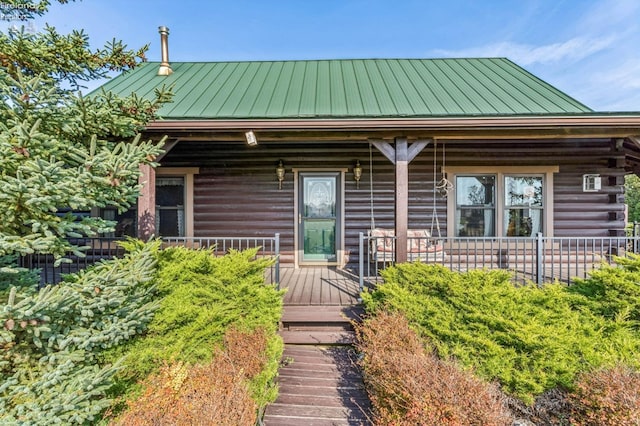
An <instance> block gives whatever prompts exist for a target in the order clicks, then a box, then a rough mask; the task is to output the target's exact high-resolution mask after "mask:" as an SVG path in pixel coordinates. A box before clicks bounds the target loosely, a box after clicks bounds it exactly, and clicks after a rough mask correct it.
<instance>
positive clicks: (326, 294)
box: [280, 267, 360, 305]
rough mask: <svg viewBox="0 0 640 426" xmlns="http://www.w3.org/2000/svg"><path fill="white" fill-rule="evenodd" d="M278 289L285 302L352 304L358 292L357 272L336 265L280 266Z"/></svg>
mask: <svg viewBox="0 0 640 426" xmlns="http://www.w3.org/2000/svg"><path fill="white" fill-rule="evenodd" d="M280 288H282V289H287V292H286V294H285V295H284V304H285V305H355V304H357V303H358V298H359V293H360V290H359V284H358V275H357V274H356V273H355V272H353V271H350V270H348V269H340V268H336V267H300V268H281V269H280Z"/></svg>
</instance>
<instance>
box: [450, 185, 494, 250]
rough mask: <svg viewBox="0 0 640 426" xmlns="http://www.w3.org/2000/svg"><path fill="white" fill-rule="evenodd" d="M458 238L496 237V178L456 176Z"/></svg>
mask: <svg viewBox="0 0 640 426" xmlns="http://www.w3.org/2000/svg"><path fill="white" fill-rule="evenodd" d="M455 188H456V236H460V237H490V236H494V235H495V229H496V226H495V223H496V205H495V199H496V198H495V192H496V177H495V176H493V175H480V176H456V181H455Z"/></svg>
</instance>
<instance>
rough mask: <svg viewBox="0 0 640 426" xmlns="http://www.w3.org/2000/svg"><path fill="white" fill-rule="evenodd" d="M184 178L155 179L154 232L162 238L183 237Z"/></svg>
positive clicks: (167, 177) (163, 177)
mask: <svg viewBox="0 0 640 426" xmlns="http://www.w3.org/2000/svg"><path fill="white" fill-rule="evenodd" d="M184 180H185V179H184V176H166V177H165V176H162V177H161V176H158V177H156V232H157V233H158V234H159V235H160V236H162V237H184V235H185V226H184V218H185V216H184V215H185V211H184V206H185V182H184Z"/></svg>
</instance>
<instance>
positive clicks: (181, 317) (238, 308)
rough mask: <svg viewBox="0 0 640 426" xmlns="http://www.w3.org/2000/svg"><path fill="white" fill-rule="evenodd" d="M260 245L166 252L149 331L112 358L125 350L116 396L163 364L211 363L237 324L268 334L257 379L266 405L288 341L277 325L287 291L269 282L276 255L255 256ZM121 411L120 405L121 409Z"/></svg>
mask: <svg viewBox="0 0 640 426" xmlns="http://www.w3.org/2000/svg"><path fill="white" fill-rule="evenodd" d="M255 255H256V250H254V249H250V250H245V251H242V252H238V251H232V252H230V253H229V254H227V255H225V256H223V257H215V256H213V255H212V254H211V252H210V251H208V250H191V249H187V248H182V247H174V248H168V249H166V250H163V251H162V252H161V253H160V258H159V268H158V289H159V292H160V295H161V297H162V301H161V306H160V309H159V310H158V312H157V313H156V315H155V317H154V319H153V321H152V322H151V323H150V324H149V328H148V333H147V334H146V335H145V336H144V337H143V338H140V339H137V340H136V341H132V342H131V343H130V344H128V345H126V346H122V347H119V348H116V349H115V350H113V351H111V352H110V353H109V354H108V356H107V359H110V360H114V359H117V358H119V357H120V356H122V355H124V356H125V361H124V365H125V368H124V369H123V370H122V371H121V372H120V373H119V374H118V378H119V382H118V386H116V387H115V388H114V389H113V392H114V394H116V395H125V396H127V395H130V394H131V392H135V391H136V386H135V383H136V382H138V381H140V380H143V379H144V378H145V377H147V376H148V375H149V374H150V373H152V372H154V371H156V370H157V369H158V368H159V367H160V366H161V365H163V363H165V362H168V363H170V364H171V363H176V362H183V363H185V364H186V365H191V364H198V363H199V364H206V363H209V362H210V361H211V359H212V357H213V355H214V352H215V351H216V350H217V348H220V347H221V345H222V344H223V339H224V335H225V333H226V332H227V330H228V329H229V328H230V327H234V328H237V329H239V330H241V331H243V332H251V331H253V330H256V329H258V328H261V329H264V330H265V331H266V332H267V333H268V339H267V342H268V343H267V352H268V357H269V362H267V363H266V364H265V367H264V369H263V370H262V372H261V373H260V374H258V375H256V376H255V377H254V378H253V379H252V381H251V382H250V389H251V391H252V397H253V398H254V400H255V401H256V403H257V404H258V406H259V407H263V406H264V405H266V404H267V403H268V402H270V401H272V400H273V399H275V396H276V392H277V390H276V388H275V385H274V383H273V379H274V378H275V376H276V373H277V368H278V362H279V359H280V356H281V354H282V349H283V346H282V341H281V340H280V338H279V337H278V336H277V334H276V332H277V327H278V322H279V320H280V316H281V313H282V292H280V291H277V290H276V289H275V288H274V286H271V285H265V283H264V272H265V269H266V268H267V267H268V266H270V265H271V263H272V260H269V259H255ZM116 411H117V410H116Z"/></svg>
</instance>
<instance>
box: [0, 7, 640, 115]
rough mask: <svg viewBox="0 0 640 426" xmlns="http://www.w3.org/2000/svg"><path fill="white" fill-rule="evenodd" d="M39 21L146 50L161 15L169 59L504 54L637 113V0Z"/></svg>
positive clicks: (145, 13)
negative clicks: (117, 40)
mask: <svg viewBox="0 0 640 426" xmlns="http://www.w3.org/2000/svg"><path fill="white" fill-rule="evenodd" d="M0 1H1V0H0ZM45 22H48V23H49V24H51V25H54V26H55V27H56V28H58V30H59V31H61V32H69V31H71V30H72V29H78V28H83V29H85V30H86V32H87V33H88V34H89V36H90V37H91V41H92V44H93V45H95V46H98V45H100V44H102V43H104V41H106V40H110V39H112V38H114V37H115V38H119V39H121V40H123V41H124V42H125V43H126V44H127V45H128V46H129V47H132V48H134V47H136V48H137V47H140V46H141V45H143V44H146V43H150V45H151V47H150V50H149V52H148V57H149V60H159V59H160V52H159V36H158V32H157V29H158V26H159V25H166V26H168V27H169V29H170V32H171V34H170V39H169V47H170V59H171V61H230V60H231V61H235V60H286V59H336V58H433V57H471V56H472V57H476V56H492V57H493V56H504V57H508V58H509V59H511V60H513V61H514V62H516V63H518V64H519V65H521V66H523V67H525V68H526V69H528V70H529V71H531V72H532V73H534V74H536V75H537V76H538V77H540V78H542V79H543V80H545V81H547V82H549V83H551V84H553V85H555V86H556V87H558V88H559V89H561V90H563V91H565V92H566V93H568V94H569V95H571V96H573V97H575V98H577V99H578V100H580V101H581V102H583V103H585V104H587V105H588V106H590V107H591V108H594V109H596V110H598V111H640V1H639V0H539V1H536V0H422V1H421V0H395V1H376V0H322V1H320V0H317V1H316V0H230V1H221V0H217V1H216V0H213V1H200V2H199V1H188V0H187V1H185V0H183V1H176V0H174V1H168V0H154V1H146V0H143V1H136V0H86V1H83V2H79V3H71V4H67V5H58V4H56V5H54V6H53V7H52V9H51V11H50V13H49V14H47V15H46V16H45V17H43V18H39V19H37V20H35V21H34V23H33V25H34V26H35V28H42V27H43V26H44V23H45ZM6 27H7V25H6V23H2V24H0V29H2V30H5V29H6Z"/></svg>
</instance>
